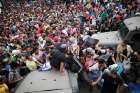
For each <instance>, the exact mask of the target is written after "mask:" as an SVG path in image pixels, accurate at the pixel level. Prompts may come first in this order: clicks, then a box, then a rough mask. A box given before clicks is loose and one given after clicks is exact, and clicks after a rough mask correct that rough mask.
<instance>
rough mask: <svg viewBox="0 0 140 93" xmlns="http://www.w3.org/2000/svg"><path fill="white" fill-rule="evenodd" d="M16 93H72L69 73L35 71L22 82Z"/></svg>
mask: <svg viewBox="0 0 140 93" xmlns="http://www.w3.org/2000/svg"><path fill="white" fill-rule="evenodd" d="M15 93H72V88H71V86H70V81H69V77H68V73H67V72H66V73H65V75H64V76H63V75H62V74H61V73H60V72H58V71H54V70H51V71H47V72H39V71H33V72H31V73H29V75H27V77H26V78H25V79H24V80H23V81H22V82H21V84H20V85H19V87H18V88H17V90H16V92H15Z"/></svg>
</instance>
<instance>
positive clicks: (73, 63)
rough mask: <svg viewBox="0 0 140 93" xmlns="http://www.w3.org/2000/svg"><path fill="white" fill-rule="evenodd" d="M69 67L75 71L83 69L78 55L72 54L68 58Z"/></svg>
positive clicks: (78, 71)
mask: <svg viewBox="0 0 140 93" xmlns="http://www.w3.org/2000/svg"><path fill="white" fill-rule="evenodd" d="M66 63H67V67H68V69H69V70H70V71H71V72H73V73H80V72H81V71H82V69H83V67H82V65H81V63H80V62H79V60H78V59H77V58H76V56H71V57H69V58H67V60H66Z"/></svg>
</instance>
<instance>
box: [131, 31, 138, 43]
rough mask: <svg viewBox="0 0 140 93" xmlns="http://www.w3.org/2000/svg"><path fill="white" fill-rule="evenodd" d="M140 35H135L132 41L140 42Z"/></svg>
mask: <svg viewBox="0 0 140 93" xmlns="http://www.w3.org/2000/svg"><path fill="white" fill-rule="evenodd" d="M139 37H140V33H138V34H135V35H133V37H132V39H131V40H132V41H134V42H140V38H139Z"/></svg>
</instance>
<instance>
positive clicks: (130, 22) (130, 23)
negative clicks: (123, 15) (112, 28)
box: [124, 16, 140, 31]
mask: <svg viewBox="0 0 140 93" xmlns="http://www.w3.org/2000/svg"><path fill="white" fill-rule="evenodd" d="M124 24H125V25H126V26H127V28H128V30H129V31H133V30H135V29H136V28H140V16H135V17H131V18H128V19H125V20H124Z"/></svg>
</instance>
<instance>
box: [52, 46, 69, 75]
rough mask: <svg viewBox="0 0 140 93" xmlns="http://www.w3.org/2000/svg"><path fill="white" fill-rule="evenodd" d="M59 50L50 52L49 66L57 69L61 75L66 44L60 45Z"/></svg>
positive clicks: (63, 67)
mask: <svg viewBox="0 0 140 93" xmlns="http://www.w3.org/2000/svg"><path fill="white" fill-rule="evenodd" d="M60 48H61V49H59V48H58V47H57V48H54V49H52V50H51V52H50V64H51V66H52V68H55V69H58V70H59V71H60V72H61V73H62V74H64V72H65V57H66V55H65V54H66V50H67V49H66V44H61V45H60Z"/></svg>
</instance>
